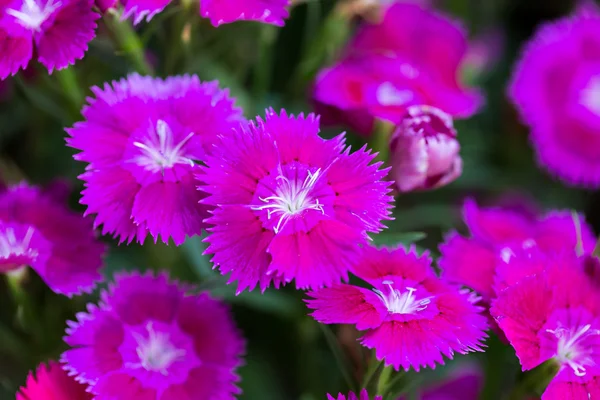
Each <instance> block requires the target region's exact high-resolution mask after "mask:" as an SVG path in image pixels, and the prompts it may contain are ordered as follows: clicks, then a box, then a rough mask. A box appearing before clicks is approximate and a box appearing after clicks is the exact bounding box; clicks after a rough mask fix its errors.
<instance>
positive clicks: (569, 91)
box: [509, 2, 600, 188]
mask: <svg viewBox="0 0 600 400" xmlns="http://www.w3.org/2000/svg"><path fill="white" fill-rule="evenodd" d="M590 3H591V2H589V3H586V6H583V7H581V8H580V9H579V10H578V11H577V12H576V13H575V14H574V15H572V16H570V17H566V18H563V19H560V20H558V21H555V22H552V23H548V24H545V25H543V26H542V27H541V28H540V29H538V31H537V32H536V33H535V34H534V37H533V38H532V39H531V40H530V41H529V43H528V44H527V45H526V46H525V49H524V51H523V55H522V58H521V60H520V62H519V63H518V64H517V66H516V67H515V69H514V73H513V77H512V81H511V83H510V87H509V95H510V97H511V99H512V101H513V102H514V103H515V105H516V107H517V109H518V111H519V113H520V114H521V117H522V119H523V121H524V122H525V123H526V124H527V125H528V126H529V127H530V128H531V141H532V143H533V147H534V148H535V150H536V153H537V157H538V160H539V162H540V164H541V165H543V166H544V167H545V168H546V169H547V170H548V171H549V172H551V173H552V174H553V175H556V176H558V177H559V178H561V179H563V180H564V181H565V182H567V183H569V184H573V185H582V186H587V187H595V188H596V187H599V186H600V136H599V135H598V130H599V129H600V64H599V63H598V60H597V58H596V57H595V54H596V53H597V52H600V12H599V11H598V9H597V6H595V5H593V4H590Z"/></svg>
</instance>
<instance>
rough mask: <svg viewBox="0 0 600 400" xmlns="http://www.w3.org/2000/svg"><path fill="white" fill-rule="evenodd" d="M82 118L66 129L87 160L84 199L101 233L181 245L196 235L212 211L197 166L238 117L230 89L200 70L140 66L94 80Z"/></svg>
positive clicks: (71, 142) (70, 141)
mask: <svg viewBox="0 0 600 400" xmlns="http://www.w3.org/2000/svg"><path fill="white" fill-rule="evenodd" d="M92 91H93V92H94V95H95V97H94V98H90V99H89V104H88V105H87V106H86V107H85V108H84V109H83V112H82V113H83V116H84V117H85V121H84V122H79V123H76V124H75V125H74V127H73V128H71V129H68V130H67V132H68V133H69V135H70V136H71V137H70V138H69V139H67V141H68V143H69V145H70V146H71V147H74V148H76V149H79V150H81V152H80V153H79V154H77V155H76V156H75V159H77V160H79V161H84V162H87V163H88V166H87V168H86V172H85V173H84V174H83V175H81V176H80V178H81V179H82V180H83V181H84V182H85V189H84V190H83V192H82V195H83V197H82V199H81V203H82V204H85V205H87V206H88V208H87V211H86V214H96V220H95V224H96V225H103V230H102V232H103V234H107V233H112V234H113V235H114V236H115V237H118V238H119V242H124V241H127V242H128V243H130V242H131V241H132V240H133V239H134V238H136V239H137V241H138V242H140V243H142V242H143V241H144V239H145V237H146V234H148V233H149V234H150V235H151V236H152V237H153V238H154V240H155V241H157V239H158V236H159V235H160V236H161V239H162V241H163V242H165V243H167V242H168V241H169V238H173V241H174V242H175V244H176V245H180V244H181V243H183V241H184V240H185V237H186V235H187V236H192V235H199V234H200V233H201V231H202V228H203V227H204V224H203V222H202V220H203V219H204V218H205V217H206V216H207V210H206V206H202V205H199V204H198V201H199V200H200V199H201V198H202V193H200V192H198V191H197V190H196V183H195V181H194V177H193V173H194V171H196V170H197V169H198V165H197V164H196V163H197V162H198V161H202V160H204V158H205V157H206V154H207V151H209V150H210V149H211V148H212V145H213V144H214V143H215V141H216V139H217V135H219V134H222V133H227V132H228V131H229V130H230V129H231V128H232V127H233V126H235V125H237V124H238V123H239V122H240V121H241V120H242V116H241V110H240V109H239V108H237V107H235V106H234V104H233V100H232V99H230V98H229V94H228V91H227V90H221V89H219V87H218V83H217V82H207V83H202V82H200V80H199V79H198V77H196V76H187V75H186V76H176V77H170V78H167V79H165V80H162V79H158V78H151V77H142V76H139V75H137V74H133V75H130V76H129V77H128V78H127V79H123V80H121V81H115V82H112V85H109V84H105V85H104V87H103V88H99V87H94V88H92Z"/></svg>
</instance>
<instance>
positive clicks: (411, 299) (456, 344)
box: [307, 247, 487, 371]
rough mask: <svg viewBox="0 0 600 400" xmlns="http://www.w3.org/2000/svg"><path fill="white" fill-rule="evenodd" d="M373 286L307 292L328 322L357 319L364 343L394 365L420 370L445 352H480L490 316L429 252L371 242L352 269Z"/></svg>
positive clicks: (311, 303) (440, 359)
mask: <svg viewBox="0 0 600 400" xmlns="http://www.w3.org/2000/svg"><path fill="white" fill-rule="evenodd" d="M353 272H354V273H355V275H356V276H358V277H359V278H361V279H363V280H364V281H366V282H367V283H368V284H369V285H371V286H372V289H366V288H363V287H358V286H353V285H347V284H337V285H333V286H332V287H330V288H323V289H320V290H316V291H311V292H309V293H308V296H309V297H312V299H310V300H307V304H308V307H309V308H311V309H313V310H315V311H313V313H312V316H313V317H314V318H315V319H316V320H317V321H319V322H321V323H325V324H355V325H356V328H357V329H358V330H366V333H365V334H364V336H363V337H362V338H361V339H360V341H361V343H362V344H363V345H364V346H366V347H368V348H374V349H375V352H376V353H375V354H376V356H377V359H379V360H384V361H385V364H386V365H392V366H393V367H394V368H395V369H400V368H403V369H405V370H409V369H410V368H411V367H412V368H414V369H415V370H416V371H419V369H420V368H421V367H426V366H429V367H431V368H435V366H436V364H444V356H446V357H448V358H450V359H451V358H452V357H453V356H454V353H455V352H458V353H461V354H465V353H468V352H470V351H481V349H482V341H483V340H484V339H485V338H486V337H487V335H486V333H485V330H486V329H487V322H486V317H484V316H483V315H481V314H480V311H481V310H482V308H481V307H479V306H476V305H475V304H473V302H472V296H471V295H470V293H466V292H463V291H460V290H459V288H457V287H455V286H452V285H450V284H448V283H446V282H444V281H442V280H440V279H439V278H438V277H437V276H436V275H435V273H434V271H433V269H432V268H431V259H430V258H429V256H428V255H425V254H424V255H422V256H419V255H418V254H417V253H416V251H415V249H414V248H413V249H410V251H406V250H405V249H403V248H401V247H400V248H397V249H386V248H383V249H376V248H372V247H368V248H366V249H365V251H364V255H363V256H362V257H361V258H360V259H359V262H358V263H357V265H356V267H355V268H354V269H353Z"/></svg>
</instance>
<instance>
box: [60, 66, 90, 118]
mask: <svg viewBox="0 0 600 400" xmlns="http://www.w3.org/2000/svg"><path fill="white" fill-rule="evenodd" d="M56 77H57V79H58V82H59V83H60V86H61V88H62V91H63V94H64V95H65V96H67V97H68V98H69V100H70V101H71V103H72V104H73V107H74V108H75V110H77V111H79V109H80V108H81V105H82V104H83V101H84V100H85V97H84V94H83V90H82V89H81V87H80V86H79V81H78V80H77V74H76V73H75V69H74V68H72V67H69V68H65V69H61V70H60V71H57V72H56Z"/></svg>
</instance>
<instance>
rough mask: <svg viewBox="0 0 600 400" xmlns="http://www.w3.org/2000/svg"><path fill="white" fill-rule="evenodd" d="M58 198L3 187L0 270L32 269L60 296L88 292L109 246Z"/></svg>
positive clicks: (0, 195) (0, 193) (30, 189)
mask: <svg viewBox="0 0 600 400" xmlns="http://www.w3.org/2000/svg"><path fill="white" fill-rule="evenodd" d="M55 194H56V195H57V193H56V192H55V191H54V190H51V191H45V190H44V189H41V188H37V187H32V186H28V185H27V184H25V183H21V184H18V185H15V186H10V187H7V188H4V189H0V271H2V272H8V271H10V270H14V269H18V268H21V267H23V266H31V268H33V269H34V270H35V272H37V274H38V275H40V277H41V278H42V279H43V280H44V281H45V282H46V284H47V285H48V286H49V287H50V288H51V289H52V290H53V291H55V292H57V293H61V294H65V295H68V296H71V295H73V294H79V293H81V292H89V291H91V290H92V288H93V287H94V285H95V283H96V282H98V281H100V280H101V278H102V276H101V274H100V268H101V266H102V255H103V253H104V250H105V246H104V245H103V244H102V243H100V242H99V241H98V240H97V238H96V236H95V234H94V231H93V229H92V225H91V223H90V221H88V220H87V219H85V218H82V217H81V215H79V214H77V213H75V212H72V211H70V210H69V209H68V208H67V206H66V204H63V203H62V202H59V201H58V200H57V197H55V196H54V195H55Z"/></svg>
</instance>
